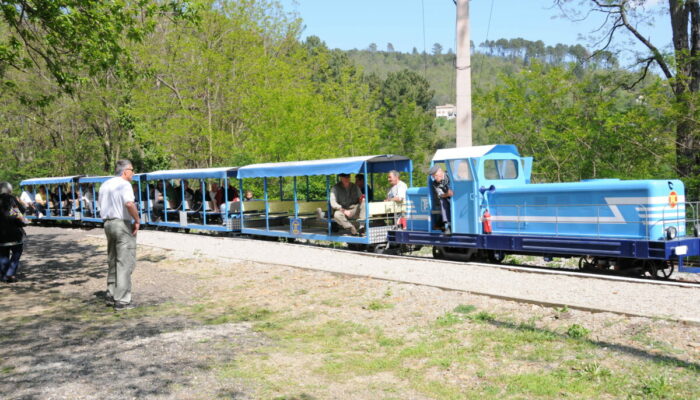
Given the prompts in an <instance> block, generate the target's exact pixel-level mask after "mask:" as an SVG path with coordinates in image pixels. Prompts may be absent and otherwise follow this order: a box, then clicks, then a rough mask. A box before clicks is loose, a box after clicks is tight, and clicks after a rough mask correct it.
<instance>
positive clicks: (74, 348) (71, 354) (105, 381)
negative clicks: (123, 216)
mask: <svg viewBox="0 0 700 400" xmlns="http://www.w3.org/2000/svg"><path fill="white" fill-rule="evenodd" d="M49 231H50V230H49ZM83 236H84V233H81V232H80V231H77V232H72V233H68V234H66V233H60V232H56V233H52V232H47V233H35V234H33V235H31V237H30V240H29V242H28V243H27V247H26V250H25V253H24V256H23V260H22V261H23V266H22V268H23V271H22V274H21V276H20V278H21V280H20V282H19V283H17V284H13V285H2V286H0V307H2V308H3V309H4V310H6V311H7V312H5V313H4V314H2V316H0V393H2V394H3V395H2V397H4V398H7V397H9V398H49V397H54V398H55V397H65V398H144V397H154V396H158V397H161V396H165V397H169V396H170V395H171V394H172V393H173V391H176V392H177V393H179V395H178V396H177V397H181V398H182V397H184V398H188V397H191V396H189V395H187V394H186V393H191V394H192V396H194V395H196V394H198V393H200V394H201V392H202V390H203V388H202V384H203V382H201V380H200V381H195V382H193V381H192V376H193V375H197V376H200V378H201V376H202V373H203V372H206V371H207V370H208V369H210V368H211V365H212V364H216V363H220V362H223V363H227V362H232V361H233V358H234V355H235V354H238V352H239V351H241V349H243V348H250V347H255V346H256V345H257V342H259V340H258V339H257V338H256V335H254V334H253V333H252V331H251V330H250V327H249V326H244V325H241V324H222V325H217V326H214V327H212V326H204V325H203V324H202V322H201V321H199V320H195V319H193V318H191V317H190V316H187V315H185V313H179V312H172V313H171V312H169V310H170V309H171V308H173V305H172V303H165V304H155V305H150V306H146V307H140V308H137V309H134V310H128V311H123V312H119V313H116V312H114V311H113V310H112V309H111V308H108V307H106V306H105V304H104V301H103V299H102V295H103V293H102V292H95V291H94V290H89V287H90V286H91V285H89V284H87V283H88V282H90V281H92V280H99V281H100V282H102V281H103V280H104V279H105V275H106V266H105V260H106V254H105V253H104V252H103V251H101V250H99V249H98V248H97V247H96V246H93V245H90V244H88V243H85V242H81V241H79V239H80V238H81V237H83ZM90 283H92V284H94V282H90ZM93 286H94V285H93ZM224 344H225V345H224ZM237 345H240V347H239V346H237ZM204 376H205V377H206V373H204ZM209 379H211V380H212V385H211V386H213V387H212V388H211V389H210V390H213V391H214V392H213V393H214V395H215V393H216V391H217V390H219V391H224V392H226V393H230V394H233V393H235V394H236V396H235V397H236V398H242V397H245V396H243V393H244V392H243V391H242V388H240V387H237V386H236V384H235V383H231V384H230V385H226V384H224V385H223V386H222V385H221V384H220V383H219V382H218V381H217V380H216V379H215V377H211V376H209ZM195 385H196V386H195ZM217 385H218V386H219V387H216V386H217ZM204 391H205V392H206V389H204ZM183 393H185V395H184V396H183ZM6 396H7V397H6Z"/></svg>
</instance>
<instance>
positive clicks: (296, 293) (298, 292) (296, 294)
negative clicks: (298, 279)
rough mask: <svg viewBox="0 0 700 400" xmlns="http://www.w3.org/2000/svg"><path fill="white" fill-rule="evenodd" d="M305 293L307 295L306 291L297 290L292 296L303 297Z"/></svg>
mask: <svg viewBox="0 0 700 400" xmlns="http://www.w3.org/2000/svg"><path fill="white" fill-rule="evenodd" d="M307 293H309V291H308V290H306V289H299V290H297V291H296V292H294V296H302V295H305V294H307Z"/></svg>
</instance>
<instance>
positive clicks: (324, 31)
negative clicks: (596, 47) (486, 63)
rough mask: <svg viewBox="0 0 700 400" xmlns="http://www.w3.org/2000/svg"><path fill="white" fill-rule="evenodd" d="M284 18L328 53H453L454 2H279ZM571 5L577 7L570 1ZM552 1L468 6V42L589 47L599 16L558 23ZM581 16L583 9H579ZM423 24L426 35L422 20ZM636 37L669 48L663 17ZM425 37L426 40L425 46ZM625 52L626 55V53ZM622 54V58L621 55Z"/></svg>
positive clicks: (479, 0)
mask: <svg viewBox="0 0 700 400" xmlns="http://www.w3.org/2000/svg"><path fill="white" fill-rule="evenodd" d="M280 3H281V4H282V5H283V7H284V9H285V10H286V11H288V12H296V13H298V14H299V16H300V17H301V18H302V19H303V21H304V25H305V26H306V28H305V30H304V33H303V35H302V36H303V37H306V36H310V35H316V36H319V37H320V38H321V40H323V41H325V42H326V44H327V45H328V46H329V47H331V48H340V49H343V50H349V49H353V48H357V49H366V48H367V47H368V46H369V44H370V43H376V44H377V48H378V49H379V50H386V47H387V43H391V44H392V45H393V46H394V48H395V49H396V50H397V51H401V52H410V51H411V50H412V49H413V47H416V48H417V49H418V51H423V50H424V49H425V50H426V51H428V52H430V51H431V49H432V47H433V44H434V43H440V44H441V45H442V46H443V48H444V49H445V50H447V49H449V48H452V49H454V48H455V13H456V6H455V5H454V2H453V0H351V1H339V0H280ZM573 3H577V1H574V2H573ZM647 3H648V4H649V6H648V7H647V8H649V9H651V11H655V12H660V11H661V6H660V4H661V3H663V1H661V0H647ZM552 4H553V0H471V1H470V6H469V14H470V22H471V40H472V41H473V42H474V43H475V44H477V45H478V44H479V43H482V42H483V41H484V40H486V39H489V40H496V39H500V38H506V39H511V38H516V37H522V38H524V39H527V40H532V41H536V40H542V41H543V42H544V43H545V45H554V44H557V43H564V44H569V45H573V44H582V45H584V46H586V47H589V48H590V47H593V44H594V42H593V41H590V40H589V39H586V37H587V36H590V34H591V32H593V31H594V30H595V29H596V28H597V27H598V25H599V23H600V21H601V19H600V17H599V16H591V17H590V18H588V19H587V20H585V21H583V22H572V21H570V20H568V19H566V18H562V17H560V16H561V12H560V10H559V9H558V8H556V7H553V6H552ZM580 10H583V8H580ZM424 19H425V30H424V29H423V20H424ZM639 29H640V31H641V32H642V33H643V34H644V35H645V36H647V37H650V38H651V39H652V41H653V42H655V43H658V46H659V47H665V46H667V45H670V43H671V32H670V22H669V21H668V17H667V16H660V17H657V18H656V21H655V24H654V26H646V25H644V26H640V27H639ZM424 35H425V40H424ZM628 42H629V43H633V44H628V43H626V42H624V41H619V42H618V43H617V45H618V46H619V48H620V49H623V53H622V54H621V55H620V57H621V58H623V59H624V58H627V57H630V56H631V51H630V50H633V49H635V48H637V49H639V47H637V46H639V45H638V44H637V43H636V41H631V40H630V41H628ZM624 49H627V51H625V50H624ZM625 52H626V53H627V54H624V53H625Z"/></svg>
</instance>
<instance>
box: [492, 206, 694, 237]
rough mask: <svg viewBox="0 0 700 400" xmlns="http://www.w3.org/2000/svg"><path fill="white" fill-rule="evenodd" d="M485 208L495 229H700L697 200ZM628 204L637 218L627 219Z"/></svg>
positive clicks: (658, 232) (606, 233) (632, 232)
mask: <svg viewBox="0 0 700 400" xmlns="http://www.w3.org/2000/svg"><path fill="white" fill-rule="evenodd" d="M485 208H489V212H490V214H491V220H492V224H493V230H494V233H499V231H501V232H508V233H515V234H518V235H524V234H532V233H533V231H532V230H528V229H527V226H528V224H553V225H554V226H553V232H552V229H551V228H549V227H548V228H547V231H543V232H535V233H542V234H550V235H551V234H554V235H555V236H580V235H584V236H589V237H596V238H600V237H621V238H622V237H643V238H645V239H648V240H666V239H672V238H670V237H668V236H667V231H666V230H667V229H668V228H670V227H674V228H675V229H676V235H675V236H676V237H683V236H692V235H696V236H697V235H698V234H699V233H700V232H699V231H700V202H684V203H677V204H676V205H675V207H671V206H669V205H668V204H659V205H651V206H648V205H644V204H545V205H529V204H526V205H523V204H512V205H508V204H499V205H490V206H488V207H487V206H485V205H484V206H482V213H483V209H485ZM630 208H634V214H635V215H636V216H637V219H630V212H629V209H630ZM611 213H612V216H610V214H611ZM625 215H627V217H625ZM626 226H630V227H626ZM680 226H682V227H683V229H682V230H681V229H679V227H680ZM574 227H576V228H577V229H573V228H574Z"/></svg>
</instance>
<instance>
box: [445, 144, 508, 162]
mask: <svg viewBox="0 0 700 400" xmlns="http://www.w3.org/2000/svg"><path fill="white" fill-rule="evenodd" d="M491 153H509V154H513V155H515V156H517V157H520V153H519V152H518V148H517V147H515V146H514V145H512V144H490V145H486V146H469V147H456V148H452V149H440V150H438V151H436V152H435V155H434V156H433V162H437V161H447V160H463V159H465V158H479V157H483V156H485V155H487V154H491Z"/></svg>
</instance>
